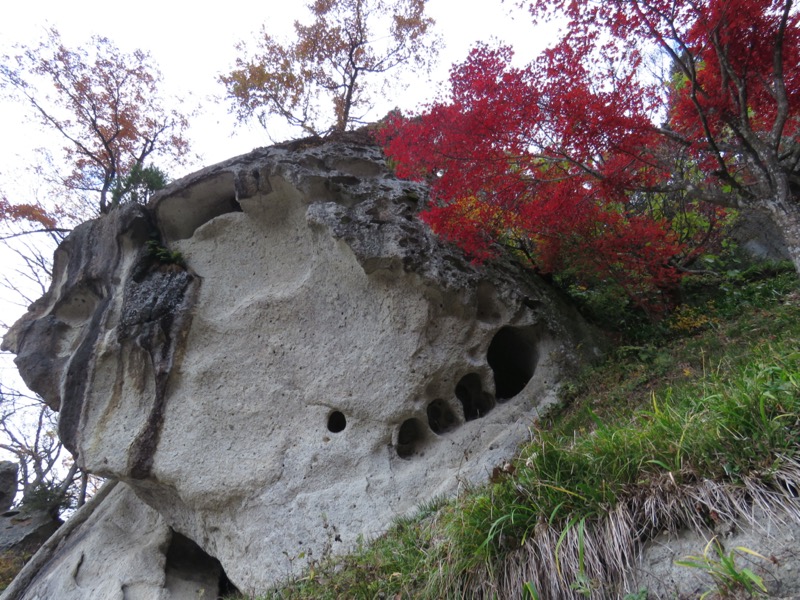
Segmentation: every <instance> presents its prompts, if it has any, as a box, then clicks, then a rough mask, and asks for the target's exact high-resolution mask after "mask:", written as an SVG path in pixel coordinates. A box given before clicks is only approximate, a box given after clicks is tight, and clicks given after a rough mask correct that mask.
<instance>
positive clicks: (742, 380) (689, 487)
mask: <svg viewBox="0 0 800 600" xmlns="http://www.w3.org/2000/svg"><path fill="white" fill-rule="evenodd" d="M619 325H620V327H621V328H622V329H623V330H624V334H620V335H619V339H618V342H617V345H616V350H615V351H614V352H613V353H612V354H611V355H610V356H609V358H608V359H607V361H606V362H605V363H603V364H601V365H598V366H594V367H592V368H589V369H587V370H585V371H584V372H582V373H580V374H578V375H577V376H576V377H574V378H573V379H572V380H571V381H569V382H568V383H566V384H565V385H564V386H563V388H562V403H561V405H560V406H559V408H557V409H555V410H554V411H551V412H550V413H549V414H548V415H546V416H544V417H543V418H541V419H540V420H539V421H538V422H536V423H533V424H532V436H531V442H530V443H529V444H528V445H526V446H524V447H523V448H521V449H520V453H519V455H518V457H516V458H515V459H514V460H511V461H509V462H508V463H506V464H504V465H498V467H497V468H496V469H495V471H494V473H493V476H492V481H491V482H488V483H487V485H486V486H483V487H480V488H476V489H471V490H468V491H466V492H464V493H462V494H461V495H460V496H459V497H457V498H450V499H444V498H443V499H441V500H439V501H437V502H433V503H431V504H430V505H427V506H422V507H420V508H419V511H418V513H417V514H416V515H415V516H413V517H411V518H403V519H399V520H398V521H397V522H396V523H394V525H393V526H392V527H391V529H390V530H389V531H388V533H386V534H385V535H383V536H381V537H380V538H378V539H375V540H364V542H363V543H362V544H361V545H359V547H357V548H354V549H353V551H352V553H351V554H349V555H347V556H344V557H339V558H334V557H328V558H326V559H324V560H321V561H319V562H317V563H314V565H313V567H312V568H310V569H309V570H308V571H307V572H306V573H305V574H304V576H302V577H301V578H299V579H296V580H287V581H286V582H285V584H284V585H282V586H281V587H280V588H277V589H275V590H272V591H271V592H269V593H268V594H266V595H265V596H261V597H260V598H264V599H266V598H269V599H312V598H313V599H322V598H364V599H373V598H385V599H392V600H394V599H405V598H415V599H416V598H430V599H442V598H473V597H474V598H559V597H565V598H566V597H576V598H579V597H596V598H604V597H609V598H610V597H620V598H622V597H626V598H629V599H631V600H632V599H636V598H639V599H642V598H646V597H647V595H646V594H647V593H646V590H635V589H631V588H630V587H629V586H632V585H633V584H632V583H631V582H629V581H627V578H626V572H627V567H629V566H630V565H631V564H632V563H633V562H634V561H635V558H636V553H637V551H638V549H639V548H641V545H642V544H643V543H644V542H645V541H647V540H648V539H649V538H650V537H652V536H653V535H655V534H656V533H658V532H661V531H664V530H671V531H675V530H678V529H680V528H684V527H692V528H700V529H702V528H704V527H708V528H712V527H713V526H714V524H715V521H716V520H718V519H719V515H718V514H716V513H715V512H714V511H710V510H708V509H707V508H705V507H704V505H703V498H704V497H707V496H704V494H705V495H713V496H714V498H715V503H716V504H715V506H725V507H726V510H727V511H728V513H729V514H731V515H745V514H746V513H747V510H748V507H749V505H750V504H751V503H752V502H754V501H758V502H760V503H761V504H762V505H763V506H766V507H770V506H773V507H774V508H776V509H779V508H780V506H779V505H780V504H781V503H782V499H788V498H791V497H794V496H796V494H797V490H798V489H800V436H799V435H798V434H800V349H799V348H798V346H797V340H798V339H800V291H799V288H798V281H797V276H796V274H795V273H794V272H793V269H792V267H791V265H772V266H768V267H764V266H762V267H759V268H755V269H751V270H749V271H745V272H729V273H728V274H727V275H726V276H724V277H716V278H707V279H695V280H694V281H693V283H692V284H691V286H687V288H686V289H685V290H684V303H683V304H682V305H681V306H680V307H679V308H678V309H677V310H676V311H675V312H674V314H672V316H670V317H669V318H667V319H665V320H663V321H661V322H660V323H657V324H652V323H650V324H642V323H638V324H635V323H634V324H630V323H629V324H628V325H627V326H626V325H625V323H619ZM701 553H702V548H699V549H698V554H701ZM701 558H702V557H701ZM721 558H724V556H722V557H721ZM717 562H721V563H724V560H723V561H717ZM709 564H711V563H709ZM694 566H695V567H697V565H694ZM706 566H708V565H706ZM723 566H724V565H723ZM687 568H690V567H687ZM750 574H752V573H751V572H749V571H746V570H743V569H742V570H740V569H739V568H738V567H737V566H736V565H733V566H732V568H731V574H730V577H729V578H728V579H727V580H724V578H723V579H721V580H720V582H718V583H719V590H716V591H723V592H724V591H725V590H724V585H726V584H730V586H731V590H732V591H736V590H737V589H738V588H741V590H743V591H747V589H748V588H749V589H750V590H751V591H754V592H758V591H759V590H760V589H761V581H760V579H759V578H758V576H757V575H755V574H752V575H753V576H752V577H750Z"/></svg>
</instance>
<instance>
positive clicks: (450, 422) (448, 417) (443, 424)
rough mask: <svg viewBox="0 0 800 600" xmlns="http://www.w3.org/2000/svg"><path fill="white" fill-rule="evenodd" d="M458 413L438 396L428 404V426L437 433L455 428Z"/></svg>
mask: <svg viewBox="0 0 800 600" xmlns="http://www.w3.org/2000/svg"><path fill="white" fill-rule="evenodd" d="M456 425H457V423H456V413H455V412H453V409H452V408H450V407H449V406H448V405H447V403H446V402H445V401H444V400H441V399H439V398H437V399H436V400H434V401H433V402H431V403H430V404H428V427H430V428H431V431H433V433H435V434H439V435H440V434H442V433H447V432H448V431H451V430H452V429H455V427H456Z"/></svg>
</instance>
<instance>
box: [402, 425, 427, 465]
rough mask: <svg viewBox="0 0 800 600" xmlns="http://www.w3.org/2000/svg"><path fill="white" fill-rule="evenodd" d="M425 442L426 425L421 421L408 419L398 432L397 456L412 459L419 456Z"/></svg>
mask: <svg viewBox="0 0 800 600" xmlns="http://www.w3.org/2000/svg"><path fill="white" fill-rule="evenodd" d="M424 442H425V425H423V424H422V421H420V420H419V419H406V420H405V421H403V424H402V425H400V431H398V432H397V456H399V457H400V458H411V457H412V456H414V455H415V454H419V451H420V449H421V448H422V445H423V443H424Z"/></svg>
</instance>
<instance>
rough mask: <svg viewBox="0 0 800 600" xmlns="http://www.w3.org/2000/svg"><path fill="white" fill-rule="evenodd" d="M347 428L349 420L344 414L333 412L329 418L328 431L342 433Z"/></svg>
mask: <svg viewBox="0 0 800 600" xmlns="http://www.w3.org/2000/svg"><path fill="white" fill-rule="evenodd" d="M345 427H347V419H346V418H345V416H344V413H342V412H340V411H338V410H335V411H333V412H332V413H331V414H330V416H329V417H328V431H330V432H331V433H339V432H340V431H344V428H345Z"/></svg>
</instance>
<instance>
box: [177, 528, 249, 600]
mask: <svg viewBox="0 0 800 600" xmlns="http://www.w3.org/2000/svg"><path fill="white" fill-rule="evenodd" d="M165 574H166V581H165V587H166V589H167V591H168V592H169V595H170V597H172V598H189V597H191V598H199V599H202V600H206V599H207V600H216V599H217V598H220V597H222V598H227V597H229V596H231V595H239V590H237V589H236V587H235V586H234V585H233V583H231V581H230V579H228V576H227V575H226V574H225V571H224V569H223V568H222V564H221V563H220V562H219V561H218V560H217V559H216V558H214V557H213V556H211V555H209V554H207V553H206V552H205V550H203V549H202V548H201V547H200V546H198V545H197V544H196V543H195V542H194V541H193V540H191V539H189V538H188V537H186V536H185V535H181V534H180V533H178V532H177V531H174V530H173V532H172V538H171V539H170V543H169V548H168V549H167V560H166V565H165Z"/></svg>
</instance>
